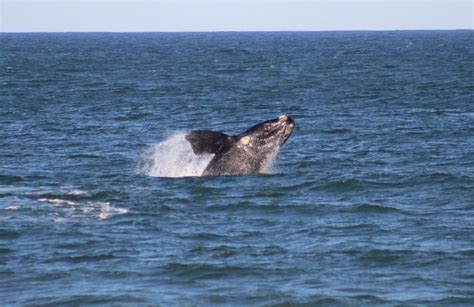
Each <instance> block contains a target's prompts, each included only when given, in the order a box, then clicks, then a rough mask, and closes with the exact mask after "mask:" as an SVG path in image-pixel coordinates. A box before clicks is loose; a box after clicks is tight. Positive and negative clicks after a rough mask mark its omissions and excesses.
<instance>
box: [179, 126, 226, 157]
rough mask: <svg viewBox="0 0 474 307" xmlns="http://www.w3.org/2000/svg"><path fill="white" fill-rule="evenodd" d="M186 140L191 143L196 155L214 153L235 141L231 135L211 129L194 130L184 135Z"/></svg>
mask: <svg viewBox="0 0 474 307" xmlns="http://www.w3.org/2000/svg"><path fill="white" fill-rule="evenodd" d="M186 140H188V142H189V143H190V144H191V147H192V148H193V152H194V153H195V154H196V155H200V154H205V153H207V154H214V153H216V152H218V151H221V150H222V149H224V148H226V147H230V146H232V145H233V143H234V142H235V141H234V140H233V137H231V136H228V135H227V134H225V133H222V132H218V131H211V130H196V131H192V132H190V133H189V134H187V135H186Z"/></svg>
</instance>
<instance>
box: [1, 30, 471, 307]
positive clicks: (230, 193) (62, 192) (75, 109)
mask: <svg viewBox="0 0 474 307" xmlns="http://www.w3.org/2000/svg"><path fill="white" fill-rule="evenodd" d="M0 40H1V43H0V280H1V282H0V300H1V301H2V303H3V304H14V305H15V304H27V305H29V304H33V305H34V304H40V305H41V304H58V305H63V304H68V303H69V304H87V303H91V304H144V305H149V304H162V305H169V304H175V305H193V304H197V305H207V304H218V305H220V304H225V305H242V304H251V305H255V304H256V305H262V304H270V305H272V304H283V305H285V304H297V303H301V304H310V305H313V304H317V303H320V304H324V305H326V304H331V303H333V304H356V305H359V304H366V303H369V304H388V305H393V304H399V303H402V304H418V303H419V304H442V305H445V304H446V305H452V304H460V305H471V304H472V303H473V302H474V188H473V187H474V104H473V92H474V85H473V84H474V82H473V67H474V65H473V62H474V36H473V32H472V31H448V32H443V31H440V32H438V31H425V32H319V33H207V34H202V33H193V34H185V33H182V34H177V33H174V34H172V33H170V34H158V33H156V34H152V33H150V34H139V33H135V34H105V33H102V34H101V33H96V34H0ZM280 114H290V115H292V116H293V117H294V119H295V121H296V124H297V127H296V130H295V132H294V134H293V135H292V137H291V138H290V139H289V140H288V142H287V143H286V144H285V146H284V147H283V149H282V151H281V153H280V155H279V157H278V159H277V160H276V164H275V166H274V167H273V169H272V171H271V172H270V174H267V175H258V176H230V177H186V178H161V177H157V176H168V177H169V176H181V175H185V176H189V175H198V174H199V169H200V168H202V167H204V166H203V163H204V164H205V161H201V160H199V159H196V158H195V157H192V156H189V150H187V149H186V146H185V145H183V142H182V139H181V140H180V137H181V138H182V135H183V133H186V132H187V131H191V130H193V129H206V128H211V129H214V130H220V131H223V132H226V133H229V134H232V133H234V134H237V133H240V132H241V131H243V130H244V129H246V128H248V127H250V126H251V125H254V124H256V123H258V122H260V121H263V120H267V119H271V118H274V117H276V116H278V115H280ZM163 160H164V161H166V163H165V164H163V163H162V164H161V165H162V166H160V164H159V163H160V161H163Z"/></svg>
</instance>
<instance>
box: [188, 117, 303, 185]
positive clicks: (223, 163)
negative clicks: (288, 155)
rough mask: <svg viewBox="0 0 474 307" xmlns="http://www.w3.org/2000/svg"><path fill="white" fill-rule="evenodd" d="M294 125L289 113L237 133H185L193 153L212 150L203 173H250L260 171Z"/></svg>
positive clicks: (211, 131) (277, 150) (287, 136)
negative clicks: (211, 156)
mask: <svg viewBox="0 0 474 307" xmlns="http://www.w3.org/2000/svg"><path fill="white" fill-rule="evenodd" d="M294 128H295V121H294V120H293V118H291V117H290V116H288V115H281V116H279V117H278V118H275V119H271V120H267V121H264V122H261V123H258V124H256V125H255V126H253V127H251V128H249V129H247V130H246V131H244V132H242V133H241V134H238V135H227V134H225V133H223V132H220V131H213V130H195V131H191V132H190V133H188V134H186V136H185V138H186V140H187V141H188V142H189V143H190V144H191V147H192V150H193V152H194V154H196V155H204V154H214V157H213V158H212V159H211V160H210V162H209V164H208V165H207V166H206V168H205V169H204V171H203V173H202V176H224V175H251V174H259V173H262V171H263V170H264V168H265V166H267V165H268V163H269V162H270V161H271V160H272V159H273V158H274V157H275V156H276V155H277V154H278V152H279V151H280V148H281V147H282V146H283V144H285V143H286V141H287V140H288V138H289V137H290V135H291V134H292V132H293V130H294Z"/></svg>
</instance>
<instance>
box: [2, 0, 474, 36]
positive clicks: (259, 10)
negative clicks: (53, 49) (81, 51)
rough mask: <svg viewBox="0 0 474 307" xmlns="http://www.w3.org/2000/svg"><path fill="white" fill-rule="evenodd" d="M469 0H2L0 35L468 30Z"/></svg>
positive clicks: (470, 13)
mask: <svg viewBox="0 0 474 307" xmlns="http://www.w3.org/2000/svg"><path fill="white" fill-rule="evenodd" d="M473 15H474V12H473V2H472V1H471V0H296V1H290V0H286V1H284V0H175V1H171V0H167V1H166V0H145V1H143V0H138V1H132V0H119V1H117V0H95V1H93V0H62V1H58V0H56V1H54V0H53V1H51V0H50V1H45V0H27V1H23V0H0V18H1V19H0V32H170V31H172V32H175V31H177V32H181V31H185V32H189V31H328V30H414V29H420V30H424V29H473V22H474V21H473V20H474V19H473Z"/></svg>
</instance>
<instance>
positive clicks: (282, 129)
mask: <svg viewBox="0 0 474 307" xmlns="http://www.w3.org/2000/svg"><path fill="white" fill-rule="evenodd" d="M268 124H269V125H270V127H269V128H268V130H267V131H266V132H267V133H266V137H267V138H272V137H278V138H280V144H281V145H283V144H284V143H285V142H286V141H287V140H288V138H289V137H290V135H291V133H292V132H293V130H294V128H295V121H294V120H293V118H291V117H290V116H288V115H281V116H280V117H278V118H277V119H276V120H271V121H269V122H268Z"/></svg>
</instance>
